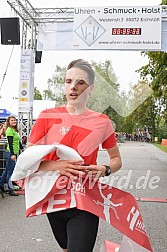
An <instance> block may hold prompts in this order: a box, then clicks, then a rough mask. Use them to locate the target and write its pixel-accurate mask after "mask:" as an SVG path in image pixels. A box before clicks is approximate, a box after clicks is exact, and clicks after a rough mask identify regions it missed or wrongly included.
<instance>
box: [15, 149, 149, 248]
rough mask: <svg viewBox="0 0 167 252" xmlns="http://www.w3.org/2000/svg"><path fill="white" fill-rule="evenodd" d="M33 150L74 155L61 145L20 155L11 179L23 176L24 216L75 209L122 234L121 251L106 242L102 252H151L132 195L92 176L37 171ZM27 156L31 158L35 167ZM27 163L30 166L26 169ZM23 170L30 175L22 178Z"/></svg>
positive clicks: (37, 158) (37, 157) (36, 161)
mask: <svg viewBox="0 0 167 252" xmlns="http://www.w3.org/2000/svg"><path fill="white" fill-rule="evenodd" d="M34 147H35V149H37V148H38V151H39V152H40V150H41V152H43V150H44V149H45V151H44V152H45V153H44V152H43V153H42V154H44V155H46V154H47V153H48V150H50V149H52V150H53V148H55V149H56V148H59V147H60V149H61V150H60V149H59V152H61V157H62V154H64V156H65V152H66V154H67V153H68V155H69V153H72V152H73V151H71V150H70V149H71V148H69V147H67V146H65V147H63V146H62V145H60V146H56V145H55V146H53V145H52V146H50V145H48V147H47V146H45V147H42V146H32V147H29V148H28V149H27V150H26V151H24V152H23V153H22V154H21V155H20V156H19V158H18V161H17V164H16V167H15V170H14V173H13V175H12V180H19V179H22V178H23V176H24V177H25V198H26V216H27V217H29V216H36V215H40V214H45V213H49V212H53V211H60V210H63V209H68V208H72V207H77V208H78V209H81V210H85V211H88V212H91V213H93V214H95V215H97V216H99V217H100V218H102V219H103V220H105V221H106V222H108V223H109V224H110V225H112V226H113V227H115V228H116V229H118V230H119V231H120V232H122V233H123V234H124V237H123V240H122V244H121V246H120V248H119V245H117V244H115V245H114V246H115V248H114V247H113V244H112V243H110V242H108V241H106V242H105V244H103V245H102V248H101V252H109V251H110V252H111V251H113V252H114V251H115V252H116V251H119V252H131V251H132V252H149V251H150V252H152V248H151V245H150V242H149V238H148V236H147V232H146V229H145V225H144V223H143V219H142V216H141V213H140V211H139V208H138V205H137V202H136V199H135V198H134V197H133V196H132V195H131V194H129V193H127V192H124V191H122V190H119V189H117V188H114V187H110V186H108V185H106V184H102V183H100V182H97V181H95V180H93V179H92V178H91V177H85V178H83V177H79V178H77V179H75V180H70V179H68V178H67V177H66V176H60V175H59V174H58V173H57V172H44V171H42V172H41V171H37V164H39V160H40V159H39V156H37V155H35V156H36V159H35V158H34V155H33V153H34ZM51 147H52V148H51ZM63 148H64V151H63ZM68 148H69V152H68V151H67V150H68ZM31 151H32V152H31ZM70 151H71V152H70ZM30 154H31V155H32V156H33V158H34V165H33V164H32V159H30ZM73 154H74V155H72V154H71V158H76V157H74V156H75V153H74V152H73ZM44 155H43V156H44ZM40 158H41V157H40ZM62 158H63V157H62ZM68 158H69V156H68ZM77 158H78V156H77ZM23 161H24V162H23ZM28 163H29V164H30V163H31V164H30V165H29V166H28ZM23 164H24V167H23ZM21 167H22V169H23V170H24V172H23V173H21V170H20V168H21ZM30 168H31V170H30ZM26 169H27V174H28V173H29V175H27V174H26V175H25V170H26ZM35 170H36V171H35ZM32 171H33V172H32ZM23 174H24V175H23ZM113 249H114V250H113Z"/></svg>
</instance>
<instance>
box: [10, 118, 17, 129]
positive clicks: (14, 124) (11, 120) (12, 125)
mask: <svg viewBox="0 0 167 252" xmlns="http://www.w3.org/2000/svg"><path fill="white" fill-rule="evenodd" d="M16 124H17V122H16V118H13V117H12V118H10V120H9V125H10V126H11V127H15V126H16Z"/></svg>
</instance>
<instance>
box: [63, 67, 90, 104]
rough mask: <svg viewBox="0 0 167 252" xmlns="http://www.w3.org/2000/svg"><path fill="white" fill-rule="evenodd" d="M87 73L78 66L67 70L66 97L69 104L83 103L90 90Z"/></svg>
mask: <svg viewBox="0 0 167 252" xmlns="http://www.w3.org/2000/svg"><path fill="white" fill-rule="evenodd" d="M88 83H89V79H88V75H87V73H86V72H85V71H83V70H81V69H79V68H71V69H69V70H67V72H66V76H65V90H66V98H67V101H68V103H69V104H70V105H76V104H85V103H86V101H87V98H88V96H89V94H90V92H91V89H92V86H93V85H91V86H89V84H88Z"/></svg>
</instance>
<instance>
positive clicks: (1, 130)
mask: <svg viewBox="0 0 167 252" xmlns="http://www.w3.org/2000/svg"><path fill="white" fill-rule="evenodd" d="M5 131H6V123H5V122H3V123H1V124H0V139H3V138H6V134H5Z"/></svg>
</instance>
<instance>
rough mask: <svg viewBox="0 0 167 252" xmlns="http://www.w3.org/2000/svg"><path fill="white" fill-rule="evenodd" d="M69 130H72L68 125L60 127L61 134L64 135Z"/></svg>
mask: <svg viewBox="0 0 167 252" xmlns="http://www.w3.org/2000/svg"><path fill="white" fill-rule="evenodd" d="M69 131H70V127H66V126H62V127H61V128H60V129H59V132H60V134H61V135H63V136H64V135H66V134H67V133H68V132H69Z"/></svg>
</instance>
